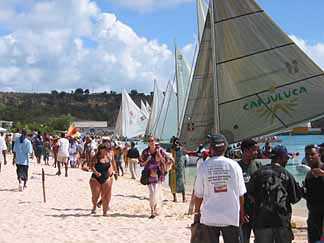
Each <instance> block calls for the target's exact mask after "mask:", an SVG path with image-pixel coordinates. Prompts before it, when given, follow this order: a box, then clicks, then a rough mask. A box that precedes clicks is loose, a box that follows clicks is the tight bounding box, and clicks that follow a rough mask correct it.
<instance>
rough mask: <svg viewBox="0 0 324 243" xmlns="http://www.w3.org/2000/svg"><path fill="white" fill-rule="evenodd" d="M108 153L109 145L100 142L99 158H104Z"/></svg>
mask: <svg viewBox="0 0 324 243" xmlns="http://www.w3.org/2000/svg"><path fill="white" fill-rule="evenodd" d="M106 154H107V146H106V145H105V144H100V145H99V146H98V150H97V154H96V156H97V158H102V157H104V156H105V155H106Z"/></svg>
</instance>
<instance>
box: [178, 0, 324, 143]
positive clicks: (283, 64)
mask: <svg viewBox="0 0 324 243" xmlns="http://www.w3.org/2000/svg"><path fill="white" fill-rule="evenodd" d="M210 6H211V7H210V8H209V11H208V16H207V20H206V21H207V22H206V25H205V28H204V33H203V39H202V42H201V45H200V50H199V54H198V60H197V64H196V67H195V72H194V76H193V81H192V85H191V89H190V95H189V99H188V103H187V106H186V111H185V117H184V123H183V126H182V129H181V138H182V140H183V141H184V142H185V143H186V145H187V148H189V149H193V148H195V147H196V146H197V145H198V144H199V143H203V142H205V141H206V140H205V139H206V136H207V134H208V133H211V132H216V131H217V130H218V131H220V132H222V133H224V134H225V135H226V137H227V138H228V139H229V142H237V141H241V140H242V139H244V138H249V137H256V136H261V135H265V134H269V133H273V132H276V131H279V130H282V129H284V128H287V127H292V126H294V125H296V124H299V123H302V122H305V121H309V120H313V119H316V118H319V117H321V116H323V114H324V106H323V105H322V104H321V102H319V101H320V100H321V99H322V97H323V94H324V74H323V71H322V70H321V69H320V68H319V67H318V66H317V65H316V64H315V63H314V62H313V61H312V60H311V59H310V58H309V57H308V56H307V55H306V54H305V53H304V52H302V51H301V50H300V48H298V46H297V45H296V44H295V43H294V42H293V41H292V40H291V39H290V38H289V37H288V36H287V34H285V33H284V32H283V31H281V30H280V28H279V27H277V26H276V24H275V23H274V22H273V21H272V20H271V18H270V17H269V16H268V15H267V14H266V13H265V12H264V11H263V10H262V9H261V8H260V7H259V6H258V5H257V3H256V2H255V1H254V0H241V1H237V0H213V2H212V4H211V5H210ZM211 9H213V10H214V11H211ZM211 19H213V20H214V21H213V22H212V21H211Z"/></svg>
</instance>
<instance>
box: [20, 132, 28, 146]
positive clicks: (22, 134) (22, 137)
mask: <svg viewBox="0 0 324 243" xmlns="http://www.w3.org/2000/svg"><path fill="white" fill-rule="evenodd" d="M26 137H27V130H26V129H23V130H21V136H20V137H19V139H20V143H23V142H24V140H25V138H26Z"/></svg>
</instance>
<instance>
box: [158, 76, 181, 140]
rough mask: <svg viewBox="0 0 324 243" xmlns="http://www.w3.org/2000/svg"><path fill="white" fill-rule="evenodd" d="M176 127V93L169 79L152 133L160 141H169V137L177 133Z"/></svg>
mask: <svg viewBox="0 0 324 243" xmlns="http://www.w3.org/2000/svg"><path fill="white" fill-rule="evenodd" d="M177 129H178V112H177V95H176V93H175V91H174V88H173V85H172V83H171V82H170V81H169V83H168V86H167V90H166V92H165V97H164V102H163V105H162V108H161V110H160V115H159V119H158V121H157V123H156V125H155V126H154V128H153V132H152V134H153V135H154V136H155V137H157V138H159V139H160V140H162V141H170V138H171V137H172V136H175V135H176V134H177Z"/></svg>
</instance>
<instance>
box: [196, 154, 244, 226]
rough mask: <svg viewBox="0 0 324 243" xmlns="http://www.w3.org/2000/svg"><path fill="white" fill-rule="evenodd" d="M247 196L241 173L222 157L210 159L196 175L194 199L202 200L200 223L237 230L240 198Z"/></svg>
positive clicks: (236, 166) (234, 165) (232, 162)
mask: <svg viewBox="0 0 324 243" xmlns="http://www.w3.org/2000/svg"><path fill="white" fill-rule="evenodd" d="M245 193H246V188H245V184H244V179H243V173H242V169H241V167H240V166H239V164H238V163H237V162H236V161H234V160H232V159H229V158H226V157H224V156H219V157H212V158H210V159H208V160H206V161H205V162H204V163H202V164H201V165H200V167H199V169H198V171H197V179H196V183H195V195H196V196H197V197H198V198H203V201H202V206H201V218H200V223H202V224H205V225H208V226H239V214H240V196H243V195H244V194H245Z"/></svg>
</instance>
